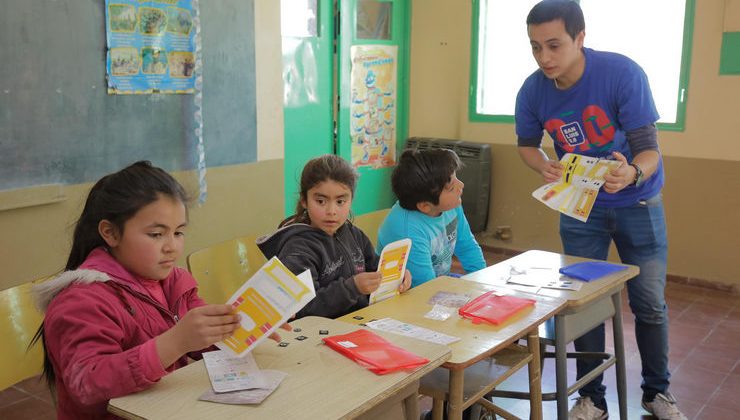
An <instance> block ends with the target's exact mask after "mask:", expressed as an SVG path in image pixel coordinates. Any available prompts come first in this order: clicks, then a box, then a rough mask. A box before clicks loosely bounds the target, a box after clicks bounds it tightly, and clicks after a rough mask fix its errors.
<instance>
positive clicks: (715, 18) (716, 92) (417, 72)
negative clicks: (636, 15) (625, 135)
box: [409, 0, 740, 161]
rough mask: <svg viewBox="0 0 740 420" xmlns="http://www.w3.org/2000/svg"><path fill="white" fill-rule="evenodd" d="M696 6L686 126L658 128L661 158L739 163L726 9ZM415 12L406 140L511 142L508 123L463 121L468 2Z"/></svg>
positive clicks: (739, 80) (425, 0) (739, 81)
mask: <svg viewBox="0 0 740 420" xmlns="http://www.w3.org/2000/svg"><path fill="white" fill-rule="evenodd" d="M696 3H697V4H696V12H695V16H694V32H693V34H694V35H693V47H692V59H691V70H690V80H689V89H688V102H687V109H686V129H685V131H683V132H670V131H661V132H660V133H659V140H660V145H661V149H662V151H663V154H664V155H666V156H676V157H688V158H704V159H719V160H732V161H740V147H738V143H737V129H736V127H735V121H736V120H737V115H738V109H740V76H720V75H719V56H720V47H721V43H722V31H723V25H724V13H725V12H724V11H725V4H724V2H723V1H697V2H696ZM412 10H413V18H412V42H411V97H410V118H409V133H410V135H412V136H436V137H451V138H460V139H464V140H471V141H478V142H485V143H493V144H511V145H513V144H516V136H515V134H514V126H513V124H491V123H471V122H469V121H468V89H469V85H468V80H469V74H470V37H471V13H472V2H467V1H459V0H458V1H448V0H415V1H414V2H413V9H412ZM522 30H525V27H524V23H522ZM586 30H587V33H588V22H586ZM586 45H588V36H586ZM522 48H528V46H527V45H522ZM502 61H503V60H502ZM534 69H535V63H534V59H533V60H532V70H534ZM545 143H546V144H552V142H551V140H549V139H548V140H546V141H545Z"/></svg>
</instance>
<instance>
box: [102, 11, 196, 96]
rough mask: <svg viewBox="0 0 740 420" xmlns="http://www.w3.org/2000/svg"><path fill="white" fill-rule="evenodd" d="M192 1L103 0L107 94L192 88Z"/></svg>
mask: <svg viewBox="0 0 740 420" xmlns="http://www.w3.org/2000/svg"><path fill="white" fill-rule="evenodd" d="M194 22H195V10H194V6H193V0H157V1H141V0H105V30H106V40H107V43H108V52H107V54H106V71H107V73H108V93H109V94H146V93H193V92H194V87H195V77H194V70H195V53H194V51H195V35H196V30H195V27H194V26H195V23H194Z"/></svg>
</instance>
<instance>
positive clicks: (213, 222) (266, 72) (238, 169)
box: [0, 0, 284, 290]
mask: <svg viewBox="0 0 740 420" xmlns="http://www.w3.org/2000/svg"><path fill="white" fill-rule="evenodd" d="M254 20H255V25H256V28H255V43H256V48H255V54H256V57H255V58H256V60H255V62H256V63H257V67H256V69H255V71H256V84H257V90H256V95H257V98H256V100H257V103H258V104H259V106H258V107H257V156H258V162H255V163H249V164H242V165H232V166H223V167H216V168H208V171H207V182H208V199H207V201H206V203H205V204H204V205H202V206H199V205H197V204H193V206H192V207H191V209H190V225H189V226H188V230H187V237H186V246H185V252H184V253H183V257H182V258H181V259H180V261H179V265H180V266H183V267H184V266H185V256H186V255H187V254H189V253H190V252H192V251H195V250H197V249H200V248H203V247H206V246H209V245H212V244H214V243H217V242H220V241H224V240H226V239H230V238H233V237H236V236H240V235H247V234H250V235H258V234H265V233H269V232H271V231H272V230H274V228H275V226H277V224H278V223H279V222H280V220H281V219H282V217H281V216H282V214H283V200H284V199H283V195H284V193H283V181H282V173H283V163H282V158H283V113H282V94H281V93H280V92H282V89H283V88H282V78H281V69H282V57H281V54H280V2H278V1H274V0H255V19H254ZM206 141H208V139H206ZM174 175H175V177H176V178H178V180H179V181H180V182H181V183H182V184H183V185H184V186H185V187H186V189H187V190H188V191H190V192H191V194H192V195H196V196H197V191H198V189H197V185H198V184H197V180H196V175H195V173H194V172H192V171H190V172H178V173H175V174H174ZM265 179H269V180H274V182H271V183H265V182H261V181H262V180H265ZM91 185H92V184H79V185H70V186H65V187H63V193H64V195H66V196H67V199H66V200H64V201H61V202H59V203H54V204H48V205H41V206H33V207H25V208H18V209H12V210H6V211H0V232H3V234H2V235H0V266H1V267H3V270H2V275H1V276H0V290H3V289H6V288H8V287H12V286H14V285H16V284H20V283H24V282H27V281H30V280H33V279H36V278H39V277H42V276H48V275H51V274H53V273H55V272H58V271H59V270H61V269H62V268H63V267H64V264H65V262H66V258H67V255H68V253H69V247H70V241H71V236H72V227H73V225H74V222H75V220H76V219H77V217H79V215H80V212H81V211H82V205H83V202H84V200H85V198H86V197H87V193H88V191H89V189H90V187H91ZM12 195H14V194H8V193H5V194H3V193H1V192H0V200H3V199H4V198H5V199H6V200H7V199H8V197H11V196H12ZM11 198H13V197H11ZM13 199H14V198H13Z"/></svg>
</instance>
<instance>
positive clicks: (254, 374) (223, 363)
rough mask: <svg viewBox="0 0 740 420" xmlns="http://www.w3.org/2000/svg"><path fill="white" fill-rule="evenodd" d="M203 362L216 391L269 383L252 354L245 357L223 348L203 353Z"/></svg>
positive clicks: (247, 387)
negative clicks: (232, 353)
mask: <svg viewBox="0 0 740 420" xmlns="http://www.w3.org/2000/svg"><path fill="white" fill-rule="evenodd" d="M203 362H204V363H205V365H206V370H207V371H208V377H209V378H210V379H211V386H212V387H213V391H214V392H216V393H221V392H231V391H240V390H243V389H252V388H264V387H265V386H266V385H267V384H266V382H265V379H264V377H263V375H262V373H261V371H260V368H259V367H258V366H257V362H256V361H255V360H254V357H253V356H252V354H247V355H246V356H243V357H238V356H233V355H230V354H229V353H228V352H225V351H223V350H216V351H209V352H207V353H203Z"/></svg>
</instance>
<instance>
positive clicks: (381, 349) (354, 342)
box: [324, 330, 429, 375]
mask: <svg viewBox="0 0 740 420" xmlns="http://www.w3.org/2000/svg"><path fill="white" fill-rule="evenodd" d="M324 343H326V345H327V346H329V347H331V348H333V349H334V350H336V351H338V352H339V353H342V354H343V355H345V356H346V357H348V358H350V359H352V360H354V361H355V362H357V363H359V364H360V365H362V366H365V367H367V368H368V369H369V370H370V371H371V372H373V373H376V374H378V375H385V374H386V373H391V372H395V371H398V370H406V369H414V368H417V367H419V366H423V365H425V364H427V363H429V359H425V358H423V357H420V356H417V355H415V354H414V353H411V352H410V351H407V350H404V349H402V348H400V347H398V346H396V345H394V344H392V343H390V342H389V341H387V340H386V339H384V338H383V337H381V336H379V335H377V334H375V333H373V332H371V331H368V330H357V331H354V332H351V333H348V334H341V335H334V336H331V337H326V338H324Z"/></svg>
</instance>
